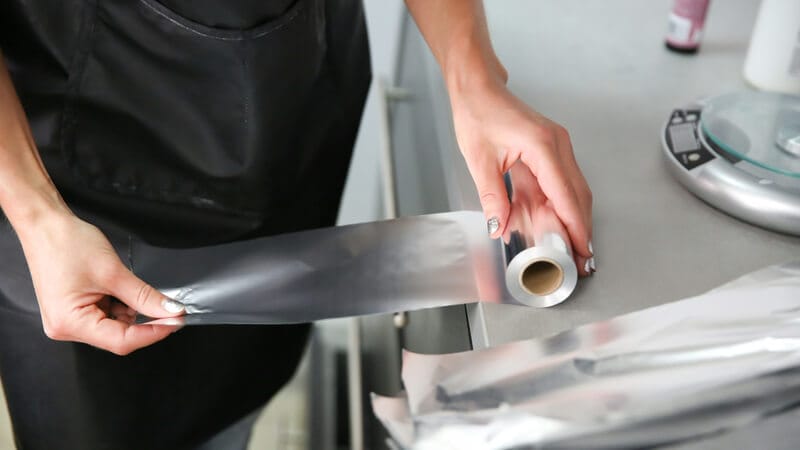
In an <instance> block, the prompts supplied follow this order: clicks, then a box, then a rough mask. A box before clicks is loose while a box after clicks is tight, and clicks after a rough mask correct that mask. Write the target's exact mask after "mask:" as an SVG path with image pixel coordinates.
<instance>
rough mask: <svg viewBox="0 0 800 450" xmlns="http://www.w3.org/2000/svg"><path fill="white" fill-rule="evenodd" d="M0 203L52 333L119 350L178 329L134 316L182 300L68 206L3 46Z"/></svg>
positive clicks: (161, 311) (156, 312)
mask: <svg viewBox="0 0 800 450" xmlns="http://www.w3.org/2000/svg"><path fill="white" fill-rule="evenodd" d="M0 207H2V209H3V211H4V212H5V214H6V217H7V218H8V220H9V222H11V225H12V226H13V227H14V230H15V231H16V233H17V236H18V237H19V239H20V242H21V244H22V248H23V250H24V252H25V259H26V260H27V262H28V268H29V269H30V272H31V278H32V280H33V286H34V289H35V291H36V297H37V300H38V302H39V310H40V311H41V315H42V324H43V327H44V331H45V333H46V334H47V335H48V336H49V337H50V338H52V339H56V340H64V341H76V342H84V343H87V344H91V345H94V346H96V347H99V348H103V349H106V350H109V351H112V352H114V353H117V354H120V355H124V354H127V353H130V352H132V351H134V350H136V349H138V348H141V347H144V346H146V345H150V344H152V343H154V342H156V341H159V340H161V339H163V338H165V337H167V336H168V335H169V334H170V333H172V332H174V331H175V330H176V329H177V327H174V326H161V327H159V326H153V325H134V324H133V319H134V318H135V314H136V311H138V312H141V313H143V314H146V315H148V316H151V317H173V316H176V315H178V314H179V313H180V312H181V311H180V310H179V309H180V306H181V305H180V304H177V303H174V302H172V301H171V300H167V299H166V298H165V297H164V296H163V295H161V294H160V293H158V292H157V291H156V290H155V289H153V288H152V287H150V286H148V285H147V284H146V283H145V282H143V281H142V280H140V279H138V278H136V276H134V275H133V274H132V273H131V272H130V271H129V270H128V269H127V268H126V267H125V265H124V264H123V263H122V261H120V259H119V257H118V256H117V253H116V252H115V251H114V249H113V248H112V246H111V244H110V243H109V242H108V239H106V237H105V236H104V235H103V234H102V233H101V232H100V230H98V229H97V228H96V227H94V226H92V225H90V224H88V223H86V222H84V221H82V220H80V219H79V218H77V217H76V216H75V215H74V214H73V213H72V212H71V211H70V209H69V207H68V206H67V205H66V203H65V202H64V200H63V199H62V198H61V196H60V195H59V193H58V191H57V190H56V187H55V185H54V184H53V182H52V180H51V179H50V177H49V176H48V174H47V171H46V170H45V167H44V164H43V163H42V160H41V158H40V157H39V152H38V150H37V149H36V144H35V143H34V140H33V136H32V134H31V130H30V127H29V126H28V121H27V118H26V116H25V112H24V111H23V109H22V106H21V104H20V102H19V99H18V98H17V94H16V91H15V90H14V86H13V84H12V82H11V78H10V77H9V74H8V70H7V69H6V67H5V64H4V62H3V58H2V55H1V54H0ZM109 296H113V297H115V298H117V299H119V300H120V301H122V302H124V303H125V305H127V306H125V305H123V304H120V303H116V302H112V301H111V300H110V298H109ZM165 301H167V302H168V303H166V304H165V303H164V302H165ZM167 307H169V308H170V309H171V310H173V311H174V312H169V311H168V310H167V309H166V308H167ZM110 316H112V317H114V318H111V317H110Z"/></svg>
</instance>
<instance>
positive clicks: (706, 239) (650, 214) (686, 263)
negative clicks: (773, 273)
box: [390, 0, 800, 352]
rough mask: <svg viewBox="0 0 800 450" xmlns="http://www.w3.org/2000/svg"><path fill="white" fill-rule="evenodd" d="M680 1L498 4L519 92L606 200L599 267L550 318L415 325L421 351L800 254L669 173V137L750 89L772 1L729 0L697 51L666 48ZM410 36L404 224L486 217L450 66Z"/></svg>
mask: <svg viewBox="0 0 800 450" xmlns="http://www.w3.org/2000/svg"><path fill="white" fill-rule="evenodd" d="M670 4H671V1H669V0H659V1H648V2H642V1H639V0H606V1H602V2H587V1H585V0H558V1H556V0H550V1H531V0H487V1H486V2H485V5H486V10H487V16H488V20H489V28H490V30H491V35H492V39H493V43H494V45H495V49H496V51H497V53H498V55H499V56H500V59H501V61H502V62H503V63H504V64H505V66H506V68H507V69H508V72H509V74H510V79H509V87H510V89H511V90H512V91H513V92H514V93H515V94H516V95H518V96H519V97H520V98H521V99H523V100H524V101H525V102H526V103H528V104H529V105H531V106H532V107H534V108H535V109H536V110H538V111H539V112H541V113H543V114H545V115H546V116H548V117H550V118H551V119H553V120H555V121H557V122H559V123H561V124H562V125H564V126H565V127H566V128H567V129H568V130H569V131H570V135H571V137H572V142H573V146H574V150H575V155H576V157H577V159H578V162H579V164H580V166H581V168H582V170H583V172H584V174H585V175H586V178H587V179H588V181H589V184H590V186H591V188H592V191H593V193H594V199H595V203H594V238H593V244H594V250H595V254H596V261H597V270H598V271H597V273H596V274H595V275H594V276H592V277H591V278H588V279H584V280H582V281H580V282H579V284H578V288H577V290H576V291H575V293H574V294H573V295H572V297H571V298H570V299H568V300H567V301H566V302H564V303H562V304H560V305H558V306H556V307H552V308H548V309H534V308H527V307H514V306H504V305H494V304H480V305H470V306H467V307H454V308H449V309H445V310H442V311H436V312H429V311H423V312H416V313H412V314H411V315H410V320H409V324H408V326H407V330H406V333H405V336H406V337H405V342H406V344H407V346H408V347H410V348H412V349H415V350H417V351H440V352H441V351H453V350H462V349H464V348H469V347H472V348H481V347H486V346H490V345H497V344H500V343H503V342H508V341H512V340H519V339H526V338H534V337H541V336H546V335H551V334H553V333H557V332H559V331H563V330H566V329H569V328H573V327H575V326H577V325H581V324H584V323H588V322H593V321H596V320H601V319H605V318H609V317H613V316H616V315H619V314H623V313H627V312H630V311H635V310H639V309H643V308H647V307H650V306H655V305H659V304H662V303H665V302H669V301H674V300H679V299H681V298H685V297H689V296H693V295H696V294H700V293H702V292H704V291H707V290H709V289H711V288H714V287H715V286H718V285H720V284H723V283H725V282H727V281H729V280H732V279H734V278H736V277H738V276H740V275H743V274H745V273H747V272H750V271H753V270H756V269H759V268H762V267H765V266H768V265H771V264H776V263H780V262H785V261H789V260H792V259H797V258H800V238H798V237H791V236H787V235H781V234H778V233H774V232H770V231H767V230H764V229H761V228H758V227H755V226H753V225H750V224H747V223H744V222H741V221H739V220H737V219H735V218H733V217H730V216H728V215H726V214H725V213H722V212H720V211H718V210H716V209H714V208H712V207H711V206H709V205H707V204H705V203H704V202H702V201H701V200H699V199H698V198H696V197H694V196H693V195H692V194H691V193H689V192H688V191H687V190H686V189H685V188H684V187H683V186H682V185H680V184H679V183H678V182H677V181H676V180H675V179H673V178H672V177H671V176H670V174H669V173H668V171H667V167H666V164H665V160H664V158H663V156H662V150H661V145H660V141H659V139H660V133H661V131H662V126H663V124H664V123H665V121H666V119H667V118H668V116H669V114H670V112H671V110H672V109H673V108H676V107H680V106H683V105H686V104H688V103H690V102H691V101H692V100H695V99H697V98H700V97H703V96H708V95H716V94H721V93H725V92H730V91H735V90H740V89H746V88H747V86H746V85H745V82H744V80H743V79H742V76H741V71H742V66H743V63H744V57H745V54H746V50H747V43H748V39H749V35H750V31H751V29H752V26H753V23H754V20H755V14H756V11H757V6H758V2H752V1H750V0H729V1H726V2H713V3H712V5H711V10H710V11H709V17H708V20H707V22H706V36H705V37H704V39H703V44H702V47H701V49H700V52H699V53H698V54H696V55H682V54H677V53H673V52H670V51H669V50H667V49H666V48H665V47H664V45H663V38H664V32H665V29H666V26H667V13H668V11H669V7H670ZM404 28H405V30H404V36H403V39H402V47H401V49H400V56H399V57H400V59H399V62H400V64H399V65H398V67H399V71H398V74H397V77H396V80H395V85H396V86H398V87H400V88H403V89H405V90H407V91H408V92H409V93H410V97H409V99H407V100H403V101H397V102H394V103H393V104H392V107H391V110H390V111H391V125H392V144H393V147H394V163H395V172H396V179H397V181H396V183H397V186H396V189H397V201H398V209H399V213H400V215H414V214H426V213H433V212H442V211H452V210H461V209H480V204H479V202H478V198H477V194H476V191H475V188H474V185H473V184H472V180H471V178H470V177H469V174H468V173H467V170H466V166H465V164H464V162H463V160H462V159H461V155H460V154H459V151H458V148H457V145H456V142H455V138H454V134H453V128H452V122H451V118H450V110H449V102H448V97H447V93H446V91H445V89H444V85H443V82H442V79H441V75H440V73H439V69H438V66H437V65H436V62H435V60H434V59H433V57H432V55H431V54H430V52H429V51H428V50H427V47H425V44H424V42H423V40H422V38H421V36H420V35H419V32H418V31H417V29H416V27H415V25H414V24H413V21H411V20H407V21H406V24H405V26H404ZM754 300H757V299H754Z"/></svg>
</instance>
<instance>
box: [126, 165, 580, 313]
mask: <svg viewBox="0 0 800 450" xmlns="http://www.w3.org/2000/svg"><path fill="white" fill-rule="evenodd" d="M526 170H527V169H526ZM527 174H529V172H527ZM513 181H514V193H513V195H512V208H511V211H512V212H511V216H510V218H509V220H508V226H506V227H505V232H504V234H503V239H502V242H498V241H495V240H492V239H490V238H489V237H488V236H487V233H486V222H485V219H484V217H483V215H482V214H481V213H479V212H475V211H460V212H451V213H444V214H432V215H426V216H417V217H407V218H400V219H395V220H388V221H381V222H372V223H363V224H356V225H348V226H341V227H332V228H325V229H317V230H310V231H303V232H298V233H290V234H285V235H279V236H273V237H266V238H259V239H253V240H249V241H240V242H234V243H229V244H223V245H217V246H211V247H203V248H194V249H167V248H159V247H154V246H151V245H148V244H146V243H143V242H140V241H136V240H132V241H131V243H130V248H129V251H128V252H121V253H123V254H125V253H127V255H128V259H129V261H128V264H129V266H130V267H131V269H132V270H133V272H134V273H135V274H137V275H138V276H139V277H140V278H142V279H143V280H146V281H147V282H148V283H150V284H151V285H153V286H154V287H155V288H156V289H158V290H160V291H161V292H163V293H164V294H165V295H167V296H169V297H171V298H174V299H176V300H178V301H180V302H182V303H184V304H185V305H186V310H187V313H188V314H187V315H186V316H185V317H184V318H183V319H182V320H183V322H184V323H185V324H187V325H191V324H236V323H241V324H278V323H298V322H310V321H316V320H322V319H329V318H336V317H349V316H359V315H368V314H380V313H390V312H399V311H411V310H418V309H425V308H434V307H441V306H448V305H454V304H465V303H473V302H478V301H482V302H492V303H508V304H517V305H520V304H521V305H529V306H537V307H547V306H552V305H555V304H557V303H559V302H561V301H563V300H564V299H566V298H567V297H568V296H569V294H570V293H571V292H572V291H573V289H574V288H575V284H576V281H577V269H576V267H575V263H574V262H573V260H572V256H571V249H570V246H569V245H568V244H567V242H569V241H568V239H566V238H565V236H566V232H565V230H564V227H563V225H561V222H560V221H559V220H558V218H557V216H556V215H555V213H554V212H553V211H552V209H551V208H550V207H549V206H548V205H547V203H546V199H545V198H544V196H543V195H542V194H541V193H540V192H539V191H535V189H534V188H536V184H535V180H533V179H532V175H528V177H527V178H526V174H525V173H521V174H520V176H519V177H517V176H516V175H513ZM529 185H530V186H531V188H530V189H529ZM532 194H536V195H537V196H535V197H532ZM159 322H160V321H158V320H156V321H152V322H150V323H159ZM163 322H169V323H172V322H174V320H166V321H163Z"/></svg>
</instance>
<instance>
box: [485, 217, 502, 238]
mask: <svg viewBox="0 0 800 450" xmlns="http://www.w3.org/2000/svg"><path fill="white" fill-rule="evenodd" d="M486 228H487V229H488V230H489V236H491V235H493V234H495V233H497V230H498V229H500V219H498V218H497V217H492V218H491V219H489V220H488V221H487V222H486Z"/></svg>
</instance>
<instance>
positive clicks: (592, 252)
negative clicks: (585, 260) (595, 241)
mask: <svg viewBox="0 0 800 450" xmlns="http://www.w3.org/2000/svg"><path fill="white" fill-rule="evenodd" d="M589 253H591V254H592V256H594V248H592V241H589Z"/></svg>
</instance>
